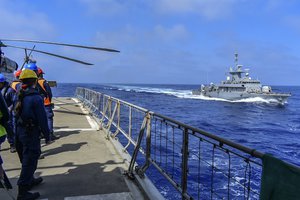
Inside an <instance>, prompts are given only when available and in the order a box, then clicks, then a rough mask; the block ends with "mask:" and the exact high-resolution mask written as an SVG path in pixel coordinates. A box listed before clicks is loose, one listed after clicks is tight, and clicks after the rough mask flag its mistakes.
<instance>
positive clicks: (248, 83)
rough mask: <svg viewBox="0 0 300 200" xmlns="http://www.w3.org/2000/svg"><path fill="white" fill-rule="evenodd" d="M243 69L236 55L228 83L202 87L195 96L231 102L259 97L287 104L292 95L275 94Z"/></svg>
mask: <svg viewBox="0 0 300 200" xmlns="http://www.w3.org/2000/svg"><path fill="white" fill-rule="evenodd" d="M242 67H243V66H242V65H239V64H238V54H237V53H236V54H235V67H234V68H232V67H230V70H229V76H227V79H226V81H222V82H221V83H220V84H213V83H211V84H209V85H201V87H200V88H199V89H197V90H193V91H192V93H193V95H203V96H205V97H211V98H220V99H225V100H229V101H236V100H241V99H246V98H256V97H259V98H262V99H264V100H270V101H272V100H274V102H278V103H280V104H284V103H286V102H287V98H288V97H290V96H291V94H288V93H275V92H273V91H272V88H271V87H270V86H262V84H261V82H260V81H259V80H257V79H252V78H251V77H250V76H249V71H248V70H249V69H245V70H243V69H242ZM243 74H245V75H243Z"/></svg>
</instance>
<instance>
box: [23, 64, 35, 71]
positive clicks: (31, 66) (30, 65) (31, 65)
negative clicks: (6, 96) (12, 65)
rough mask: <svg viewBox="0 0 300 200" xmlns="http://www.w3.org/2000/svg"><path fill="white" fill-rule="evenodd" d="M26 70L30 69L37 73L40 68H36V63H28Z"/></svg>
mask: <svg viewBox="0 0 300 200" xmlns="http://www.w3.org/2000/svg"><path fill="white" fill-rule="evenodd" d="M24 69H30V70H32V71H37V70H38V67H37V66H36V64H35V63H28V64H27V65H25V67H24Z"/></svg>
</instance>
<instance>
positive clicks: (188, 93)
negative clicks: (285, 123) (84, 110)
mask: <svg viewBox="0 0 300 200" xmlns="http://www.w3.org/2000/svg"><path fill="white" fill-rule="evenodd" d="M112 86H113V87H116V88H115V89H117V90H119V91H126V92H145V93H153V94H165V95H171V96H175V97H178V98H183V99H199V100H207V101H224V102H230V103H267V104H272V103H276V104H278V103H279V102H278V101H277V100H276V99H268V100H267V99H263V98H261V97H251V98H245V99H239V100H227V99H222V98H214V97H207V96H203V95H193V94H192V90H176V89H171V88H153V87H138V86H125V85H124V86H123V85H112ZM111 89H113V88H111Z"/></svg>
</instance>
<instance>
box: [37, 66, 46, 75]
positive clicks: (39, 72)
mask: <svg viewBox="0 0 300 200" xmlns="http://www.w3.org/2000/svg"><path fill="white" fill-rule="evenodd" d="M38 74H39V75H40V74H45V73H44V71H43V70H42V68H40V67H38Z"/></svg>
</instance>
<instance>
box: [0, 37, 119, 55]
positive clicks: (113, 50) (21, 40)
mask: <svg viewBox="0 0 300 200" xmlns="http://www.w3.org/2000/svg"><path fill="white" fill-rule="evenodd" d="M0 40H2V41H13V42H31V43H41V44H52V45H59V46H68V47H77V48H84V49H92V50H98V51H108V52H117V53H119V52H120V51H119V50H115V49H108V48H101V47H93V46H84V45H78V44H66V43H59V42H48V41H39V40H24V39H0Z"/></svg>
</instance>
